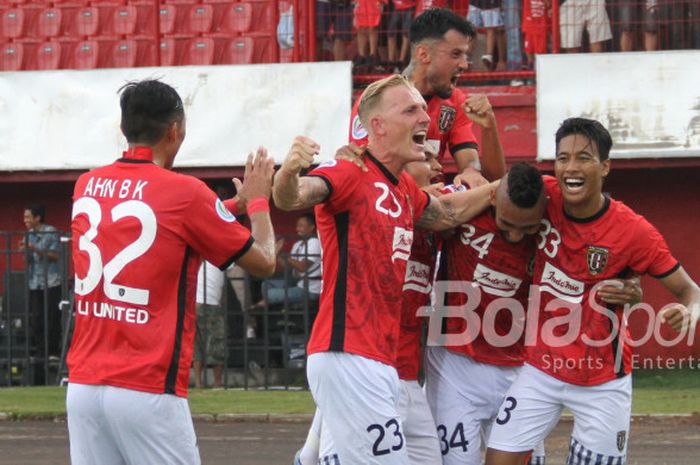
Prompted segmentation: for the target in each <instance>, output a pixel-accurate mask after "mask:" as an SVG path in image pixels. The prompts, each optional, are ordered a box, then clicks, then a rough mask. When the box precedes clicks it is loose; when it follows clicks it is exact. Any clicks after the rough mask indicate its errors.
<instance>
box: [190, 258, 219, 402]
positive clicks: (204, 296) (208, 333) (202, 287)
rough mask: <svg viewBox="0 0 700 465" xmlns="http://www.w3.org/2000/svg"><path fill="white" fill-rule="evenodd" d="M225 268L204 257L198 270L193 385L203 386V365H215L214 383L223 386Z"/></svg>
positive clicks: (215, 385) (217, 386)
mask: <svg viewBox="0 0 700 465" xmlns="http://www.w3.org/2000/svg"><path fill="white" fill-rule="evenodd" d="M224 281H225V276H224V272H223V271H221V270H220V269H219V268H217V267H215V266H214V265H212V264H211V263H209V262H208V261H206V260H205V261H203V262H202V264H201V265H200V267H199V272H198V273H197V331H196V332H195V337H194V354H193V356H192V359H193V360H194V363H193V366H194V385H195V387H197V388H201V387H203V384H202V367H203V366H204V364H209V365H212V366H213V367H214V387H216V388H220V387H223V380H222V374H223V369H224V351H225V350H226V344H225V342H226V341H225V338H226V331H225V330H224V326H225V322H226V319H225V318H224V308H223V306H222V305H221V301H222V299H221V297H222V294H223V291H224Z"/></svg>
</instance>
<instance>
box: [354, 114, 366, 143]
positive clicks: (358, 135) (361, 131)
mask: <svg viewBox="0 0 700 465" xmlns="http://www.w3.org/2000/svg"><path fill="white" fill-rule="evenodd" d="M365 137H367V130H366V129H365V127H364V126H363V125H362V123H361V122H360V115H355V117H354V118H353V119H352V138H353V139H355V140H360V139H364V138H365Z"/></svg>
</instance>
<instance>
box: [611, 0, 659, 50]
mask: <svg viewBox="0 0 700 465" xmlns="http://www.w3.org/2000/svg"><path fill="white" fill-rule="evenodd" d="M618 2H619V3H618V8H619V14H620V30H621V32H620V51H621V52H631V51H633V50H634V36H635V35H636V32H637V28H638V26H639V25H640V24H641V25H642V28H643V30H644V50H646V51H652V50H656V48H657V34H656V32H657V29H658V27H659V8H658V0H618Z"/></svg>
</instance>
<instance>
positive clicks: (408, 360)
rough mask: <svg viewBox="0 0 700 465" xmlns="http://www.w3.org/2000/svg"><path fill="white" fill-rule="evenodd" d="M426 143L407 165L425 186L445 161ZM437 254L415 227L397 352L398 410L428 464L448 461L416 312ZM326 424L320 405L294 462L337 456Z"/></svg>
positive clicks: (415, 458) (416, 454) (419, 460)
mask: <svg viewBox="0 0 700 465" xmlns="http://www.w3.org/2000/svg"><path fill="white" fill-rule="evenodd" d="M426 149H427V150H426V151H425V157H426V160H425V161H415V162H411V163H408V164H407V165H406V167H405V171H406V172H407V173H408V174H409V175H410V176H411V177H412V178H413V180H414V181H415V182H416V184H417V185H418V186H419V187H421V188H424V187H427V186H428V185H429V184H430V180H431V179H433V178H435V177H436V176H438V175H439V174H440V173H441V172H442V166H441V165H440V163H439V162H438V161H437V154H436V153H435V152H434V151H433V149H432V146H426ZM341 150H342V149H341ZM339 153H340V151H339ZM339 153H338V154H336V158H338V157H339V156H340V155H339ZM346 153H347V154H348V155H345V157H346V159H350V160H352V159H353V157H356V154H355V152H354V147H350V148H349V150H348V151H347V152H346ZM436 255H437V238H435V237H434V236H433V233H432V232H430V231H425V230H421V229H417V230H415V231H414V232H413V244H412V245H411V255H410V256H409V258H408V263H407V266H406V278H405V281H404V284H403V293H402V296H401V302H402V305H401V323H400V324H401V331H400V333H399V338H398V340H399V348H398V353H397V357H396V371H397V373H398V376H399V379H400V381H401V389H400V392H399V402H398V412H399V416H400V417H401V425H402V427H403V429H404V436H405V437H406V448H407V450H408V456H409V459H410V462H411V463H412V464H423V465H430V464H434V465H439V464H441V463H442V458H441V455H440V448H439V446H438V439H437V434H436V431H435V422H434V420H433V416H432V414H431V412H430V408H429V407H428V403H427V400H426V398H425V393H424V392H423V388H422V387H421V386H420V384H418V374H419V371H420V361H421V359H422V358H423V355H422V350H421V328H422V321H421V320H422V319H421V318H419V317H418V316H417V315H416V313H417V311H418V309H419V308H421V307H423V306H425V305H429V303H430V291H431V289H432V282H433V276H434V272H435V259H436ZM321 426H322V419H321V415H320V413H319V411H318V409H317V410H316V414H315V415H314V419H313V422H312V424H311V428H310V429H309V434H308V436H307V439H306V442H305V443H304V446H303V447H302V448H301V449H300V450H299V451H298V452H297V454H296V456H295V459H294V460H295V461H294V465H316V464H318V463H319V455H320V462H321V463H325V462H326V461H328V462H332V460H333V457H332V454H333V453H334V451H332V450H329V451H326V452H327V454H331V455H327V454H326V455H324V454H319V452H320V451H319V446H320V443H321ZM324 442H325V441H324ZM326 457H328V458H326Z"/></svg>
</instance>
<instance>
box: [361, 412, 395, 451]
mask: <svg viewBox="0 0 700 465" xmlns="http://www.w3.org/2000/svg"><path fill="white" fill-rule="evenodd" d="M385 428H386V429H385ZM387 429H389V430H390V431H389V432H390V433H393V436H394V438H395V439H394V441H393V444H392V445H391V448H389V447H386V446H385V448H384V449H380V447H381V445H382V444H381V443H382V441H383V440H384V436H385V435H386V430H387ZM372 431H377V432H378V433H379V435H378V436H377V439H375V440H374V444H373V445H372V454H374V455H375V456H378V455H386V454H388V453H390V452H391V451H392V450H394V451H396V450H401V448H402V447H403V434H401V426H400V425H399V422H398V420H396V418H392V419H391V420H389V421H387V422H386V425H384V426H382V425H378V424H376V423H375V424H372V425H369V426H368V427H367V432H368V433H371V432H372Z"/></svg>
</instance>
